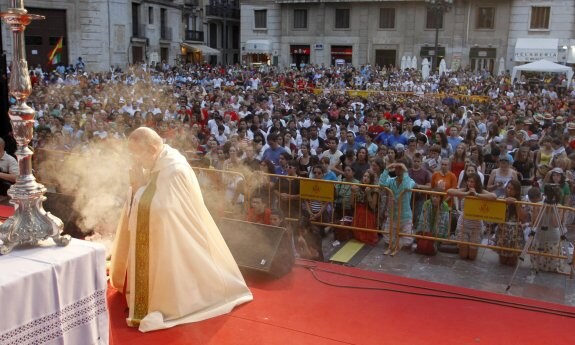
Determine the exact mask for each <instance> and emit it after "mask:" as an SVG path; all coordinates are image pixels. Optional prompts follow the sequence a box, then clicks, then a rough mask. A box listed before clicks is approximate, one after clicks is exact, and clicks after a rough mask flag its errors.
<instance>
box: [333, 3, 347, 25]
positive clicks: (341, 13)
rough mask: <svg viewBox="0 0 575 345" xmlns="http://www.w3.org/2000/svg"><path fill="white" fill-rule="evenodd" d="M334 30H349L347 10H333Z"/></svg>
mask: <svg viewBox="0 0 575 345" xmlns="http://www.w3.org/2000/svg"><path fill="white" fill-rule="evenodd" d="M335 28H336V29H349V8H336V9H335Z"/></svg>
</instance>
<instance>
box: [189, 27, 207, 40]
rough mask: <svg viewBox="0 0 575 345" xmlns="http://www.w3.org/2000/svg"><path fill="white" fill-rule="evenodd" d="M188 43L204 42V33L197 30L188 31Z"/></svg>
mask: <svg viewBox="0 0 575 345" xmlns="http://www.w3.org/2000/svg"><path fill="white" fill-rule="evenodd" d="M186 41H194V42H203V41H204V32H203V31H197V30H186Z"/></svg>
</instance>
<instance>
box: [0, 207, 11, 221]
mask: <svg viewBox="0 0 575 345" xmlns="http://www.w3.org/2000/svg"><path fill="white" fill-rule="evenodd" d="M13 214H14V206H11V205H10V206H8V205H0V220H1V219H6V218H9V217H11V216H12V215H13Z"/></svg>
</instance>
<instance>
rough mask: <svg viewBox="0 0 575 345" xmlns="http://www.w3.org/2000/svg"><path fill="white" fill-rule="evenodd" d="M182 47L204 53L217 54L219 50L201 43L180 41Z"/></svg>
mask: <svg viewBox="0 0 575 345" xmlns="http://www.w3.org/2000/svg"><path fill="white" fill-rule="evenodd" d="M180 45H181V46H182V47H183V48H186V49H187V50H191V51H193V52H201V53H202V54H204V55H219V54H220V51H219V50H217V49H214V48H212V47H208V46H206V45H203V44H189V43H181V44H180Z"/></svg>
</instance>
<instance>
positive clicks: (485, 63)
mask: <svg viewBox="0 0 575 345" xmlns="http://www.w3.org/2000/svg"><path fill="white" fill-rule="evenodd" d="M496 60H497V49H496V48H477V47H476V48H471V49H470V50H469V66H470V68H471V70H472V71H473V72H480V71H489V72H490V73H494V72H495V62H496Z"/></svg>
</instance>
